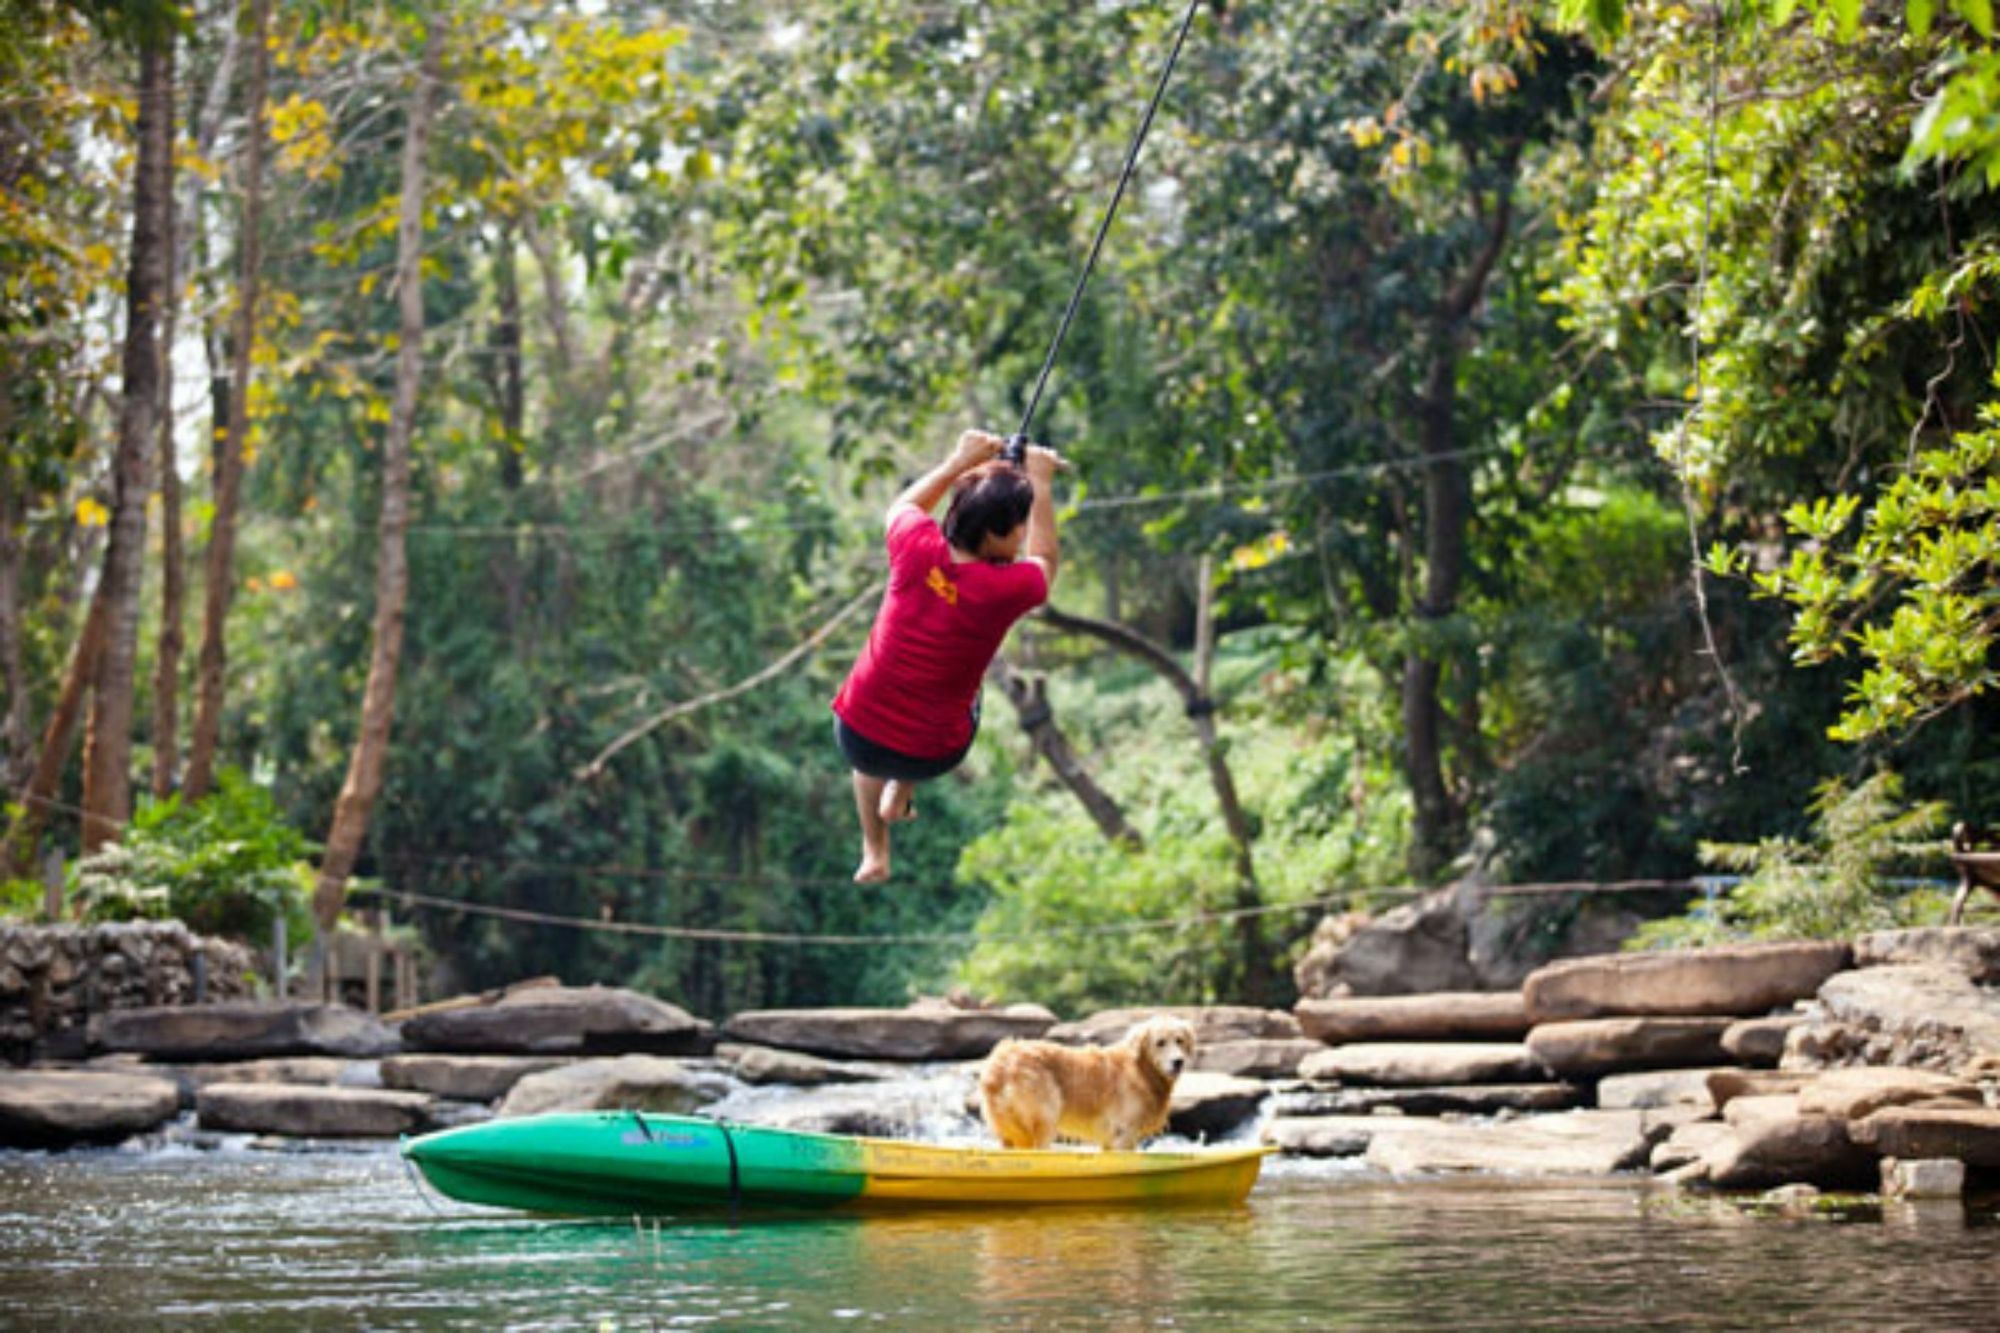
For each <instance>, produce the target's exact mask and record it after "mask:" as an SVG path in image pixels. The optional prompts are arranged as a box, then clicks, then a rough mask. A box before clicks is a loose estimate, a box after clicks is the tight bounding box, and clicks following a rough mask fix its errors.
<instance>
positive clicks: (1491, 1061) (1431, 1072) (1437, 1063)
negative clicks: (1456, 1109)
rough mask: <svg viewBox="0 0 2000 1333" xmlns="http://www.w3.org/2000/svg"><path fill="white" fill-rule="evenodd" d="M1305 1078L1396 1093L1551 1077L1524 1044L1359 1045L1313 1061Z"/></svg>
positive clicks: (1303, 1069)
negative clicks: (1373, 1086) (1375, 1086)
mask: <svg viewBox="0 0 2000 1333" xmlns="http://www.w3.org/2000/svg"><path fill="white" fill-rule="evenodd" d="M1299 1074H1300V1076H1301V1077H1303V1078H1309V1079H1320V1080H1328V1081H1338V1082H1341V1083H1374V1084H1382V1085H1385V1086H1390V1087H1423V1086H1427V1085H1431V1084H1439V1083H1529V1082H1533V1081H1535V1080H1537V1079H1545V1078H1547V1077H1548V1071H1547V1070H1546V1069H1545V1068H1543V1066H1542V1064H1541V1062H1540V1061H1538V1060H1536V1059H1535V1058H1534V1056H1533V1055H1532V1054H1530V1052H1529V1050H1528V1048H1527V1047H1526V1046H1524V1045H1522V1044H1521V1043H1520V1042H1501V1041H1490V1042H1471V1041H1462V1042H1356V1043H1354V1044H1352V1045H1348V1046H1336V1047H1333V1048H1331V1049H1329V1050H1325V1051H1322V1052H1320V1053H1319V1054H1317V1055H1312V1056H1308V1057H1307V1058H1306V1059H1305V1060H1304V1061H1302V1062H1301V1063H1300V1065H1299Z"/></svg>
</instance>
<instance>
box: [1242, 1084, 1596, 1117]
mask: <svg viewBox="0 0 2000 1333" xmlns="http://www.w3.org/2000/svg"><path fill="white" fill-rule="evenodd" d="M1583 1102H1584V1091H1583V1089H1582V1088H1579V1087H1577V1086H1576V1085H1575V1084H1573V1083H1477V1084H1459V1085H1455V1086H1448V1087H1429V1088H1315V1089H1310V1090H1306V1091H1292V1092H1281V1093H1279V1094H1278V1096H1277V1099H1276V1101H1275V1102H1274V1103H1273V1109H1274V1110H1275V1111H1276V1112H1277V1114H1279V1115H1281V1116H1330V1115H1372V1114H1374V1112H1375V1111H1376V1109H1377V1108H1386V1109H1390V1110H1395V1111H1400V1112H1402V1113H1404V1114H1406V1115H1447V1114H1451V1113H1454V1112H1456V1113H1461V1114H1466V1115H1493V1114H1494V1113H1496V1112H1499V1111H1567V1110H1569V1109H1570V1108H1571V1107H1575V1106H1581V1105H1582V1104H1583Z"/></svg>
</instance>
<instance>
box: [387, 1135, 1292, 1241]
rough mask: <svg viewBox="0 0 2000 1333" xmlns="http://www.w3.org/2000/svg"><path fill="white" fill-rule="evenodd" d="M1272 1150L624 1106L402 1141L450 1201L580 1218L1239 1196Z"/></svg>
mask: <svg viewBox="0 0 2000 1333" xmlns="http://www.w3.org/2000/svg"><path fill="white" fill-rule="evenodd" d="M1272 1151H1273V1149H1270V1148H1264V1147H1243V1148H1215V1149H1204V1150H1201V1151H1198V1152H1095V1151H1045V1152H1029V1151H1011V1150H1006V1149H997V1148H976V1147H965V1148H961V1147H947V1146H941V1145H934V1144H922V1143H908V1142H904V1141H901V1140H892V1139H867V1138H852V1137H847V1136H844V1135H836V1134H808V1133H802V1132H799V1131H796V1130H784V1129H768V1128H763V1127H760V1126H756V1125H737V1124H726V1123H724V1122H721V1121H716V1120H707V1119H702V1118H699V1117H691V1116H670V1115H642V1114H640V1113H638V1112H633V1111H600V1112H588V1113H582V1114H557V1115H541V1116H530V1117H526V1118H523V1119H519V1120H495V1121H490V1122H488V1123H486V1124H482V1125H470V1126H467V1127H465V1128H463V1129H450V1130H444V1131H442V1132H440V1133H436V1134H426V1135H424V1136H423V1137H421V1138H416V1139H411V1140H408V1141H407V1142H405V1143H404V1145H403V1155H404V1156H405V1157H406V1158H408V1159H409V1160H410V1161H411V1162H413V1163H415V1165H416V1167H417V1169H418V1170H420V1171H422V1172H423V1174H424V1178H425V1179H426V1180H428V1181H429V1182H430V1183H431V1185H432V1186H433V1187H435V1188H436V1189H437V1190H438V1192H440V1193H442V1194H445V1195H447V1196H449V1197H451V1198H454V1199H458V1200H461V1201H462V1202H465V1203H476V1204H489V1205H493V1206H496V1207H501V1208H518V1209H524V1210H527V1211H530V1212H537V1213H556V1214H563V1215H567V1216H578V1217H631V1216H633V1215H635V1214H644V1215H650V1214H658V1213H678V1212H686V1211H690V1210H703V1209H716V1208H738V1209H744V1208H750V1209H768V1210H780V1211H798V1210H808V1211H818V1210H826V1209H862V1210H902V1209H911V1208H938V1207H952V1206H959V1207H964V1206H973V1207H978V1206H995V1205H1005V1206H1014V1205H1022V1204H1159V1203H1209V1204H1217V1203H1221V1204H1232V1203H1240V1202H1242V1200H1243V1198H1244V1196H1246V1195H1247V1194H1249V1192H1250V1188H1251V1186H1253V1185H1255V1184H1256V1183H1257V1174H1258V1171H1259V1169H1260V1168H1261V1166H1262V1164H1263V1159H1264V1157H1265V1156H1266V1154H1268V1153H1270V1152H1272Z"/></svg>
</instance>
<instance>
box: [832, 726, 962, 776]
mask: <svg viewBox="0 0 2000 1333" xmlns="http://www.w3.org/2000/svg"><path fill="white" fill-rule="evenodd" d="M972 734H973V735H974V736H975V737H976V736H977V735H978V734H979V710H978V709H977V708H974V709H973V710H972ZM833 739H834V741H835V743H836V744H838V745H839V746H840V752H841V754H843V755H845V756H846V757H847V766H848V767H849V768H851V769H853V770H854V771H855V772H857V773H865V774H867V775H868V776H869V777H871V778H883V779H886V780H888V781H891V782H928V781H930V780H931V779H932V778H941V777H943V776H944V775H945V774H947V773H949V772H951V770H953V769H954V768H957V767H958V766H959V765H960V764H962V763H964V762H965V756H966V754H967V753H969V752H970V751H971V749H972V741H970V740H967V741H966V742H965V748H964V749H962V750H960V751H958V753H956V754H948V755H946V756H944V757H943V758H942V759H918V758H916V757H915V756H914V755H907V754H904V753H903V752H902V751H901V750H892V749H890V748H889V747H888V746H886V745H877V744H876V743H875V742H874V741H871V740H869V739H868V738H867V737H866V736H863V735H862V734H861V733H860V732H858V731H856V730H855V729H854V728H853V727H850V726H848V725H847V723H846V722H845V721H844V720H842V719H841V718H840V717H839V716H838V715H836V716H835V717H834V719H833Z"/></svg>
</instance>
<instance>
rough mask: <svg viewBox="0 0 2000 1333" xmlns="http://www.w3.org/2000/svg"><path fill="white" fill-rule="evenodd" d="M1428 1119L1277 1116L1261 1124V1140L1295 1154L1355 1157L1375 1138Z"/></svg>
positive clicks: (1410, 1128) (1413, 1127)
mask: <svg viewBox="0 0 2000 1333" xmlns="http://www.w3.org/2000/svg"><path fill="white" fill-rule="evenodd" d="M1429 1123H1431V1122H1430V1121H1427V1120H1424V1119H1421V1118H1419V1117H1417V1116H1405V1115H1316V1116H1304V1117H1293V1116H1280V1117H1278V1118H1277V1119H1275V1120H1273V1121H1271V1123H1270V1124H1268V1125H1266V1126H1265V1127H1264V1142H1266V1143H1269V1144H1272V1145H1274V1146H1276V1147H1277V1149H1278V1150H1279V1151H1280V1152H1286V1153H1291V1154H1294V1155H1296V1156H1299V1157H1359V1156H1361V1155H1362V1154H1363V1153H1365V1152H1367V1151H1368V1145H1369V1144H1371V1143H1373V1142H1374V1141H1375V1140H1376V1139H1378V1138H1386V1137H1388V1136H1390V1135H1393V1134H1404V1133H1410V1132H1413V1131H1414V1130H1416V1129H1418V1128H1420V1127H1422V1126H1423V1125H1426V1124H1429Z"/></svg>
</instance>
